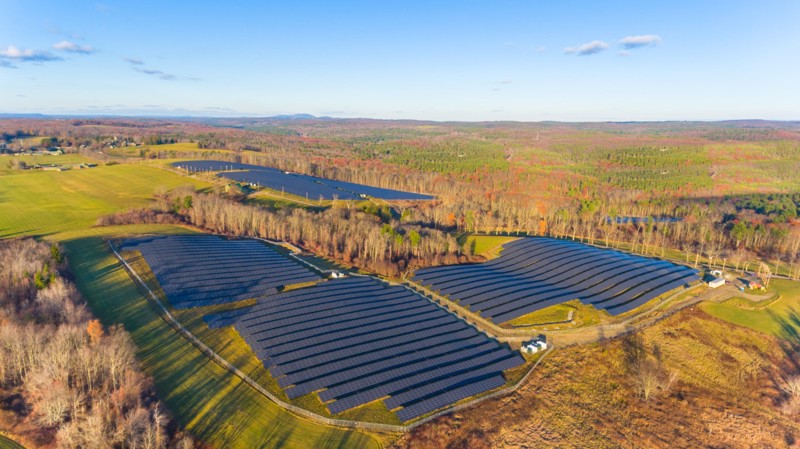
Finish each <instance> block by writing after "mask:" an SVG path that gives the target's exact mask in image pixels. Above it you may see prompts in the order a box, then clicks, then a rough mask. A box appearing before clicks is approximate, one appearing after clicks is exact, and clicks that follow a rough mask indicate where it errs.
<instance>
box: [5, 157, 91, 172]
mask: <svg viewBox="0 0 800 449" xmlns="http://www.w3.org/2000/svg"><path fill="white" fill-rule="evenodd" d="M14 161H21V162H25V163H26V164H27V165H29V166H30V165H36V164H55V165H76V164H82V163H86V162H91V163H95V164H98V163H99V162H98V161H96V160H94V159H90V158H87V157H83V156H81V155H79V154H61V155H58V156H42V155H33V154H25V155H21V156H9V155H3V156H0V175H11V174H20V173H22V172H21V171H20V170H17V169H14V168H11V167H12V164H13V163H14Z"/></svg>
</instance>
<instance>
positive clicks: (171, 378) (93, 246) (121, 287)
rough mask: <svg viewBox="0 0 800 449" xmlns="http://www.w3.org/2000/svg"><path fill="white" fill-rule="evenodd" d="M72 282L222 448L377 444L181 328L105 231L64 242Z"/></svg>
mask: <svg viewBox="0 0 800 449" xmlns="http://www.w3.org/2000/svg"><path fill="white" fill-rule="evenodd" d="M64 246H65V249H66V253H67V255H68V260H69V261H70V264H71V268H72V271H73V274H74V275H75V283H76V285H77V286H78V288H79V289H80V291H81V292H82V293H83V295H84V296H85V297H86V299H87V302H88V303H89V305H90V307H91V308H92V310H93V311H94V313H95V315H96V316H97V317H98V318H99V319H100V320H101V321H102V322H103V324H104V325H106V326H110V325H113V324H122V325H123V326H124V327H125V329H126V330H127V331H128V332H129V333H130V334H131V337H132V339H133V341H134V343H135V344H136V346H137V358H138V360H139V362H140V364H141V366H142V368H143V369H144V371H145V372H146V373H147V374H148V375H150V376H151V377H152V378H153V380H154V383H155V387H156V391H157V393H158V396H159V398H161V400H162V401H164V403H165V404H166V405H167V407H168V408H169V410H170V411H171V412H172V414H173V415H174V416H175V417H176V419H177V420H178V421H179V422H180V424H181V425H182V426H183V427H185V428H187V429H188V430H189V431H190V432H192V433H193V434H194V435H195V436H196V437H197V438H199V439H201V440H203V441H204V442H206V443H208V444H210V445H212V446H214V447H225V448H259V447H263V448H305V447H315V448H350V447H358V448H361V447H377V446H378V445H377V442H376V441H375V440H374V439H373V438H371V437H370V436H368V435H366V434H364V433H361V432H357V431H347V430H342V429H336V428H331V427H326V426H321V425H319V424H316V423H312V422H309V421H306V420H303V419H300V418H298V417H295V416H294V415H291V414H290V413H288V412H286V411H285V410H283V409H281V408H280V407H278V406H277V405H276V404H274V403H272V402H270V401H269V400H268V399H267V398H265V397H264V396H262V395H261V394H259V393H258V392H256V391H255V390H253V389H252V388H250V387H249V386H247V385H246V384H245V383H244V382H242V381H241V379H239V378H238V377H236V376H234V375H233V374H231V373H229V372H228V371H226V370H225V369H223V368H222V367H220V366H219V365H217V364H216V363H214V362H213V361H211V360H210V359H209V358H207V357H206V356H205V355H204V354H203V353H201V352H200V351H199V350H198V349H197V348H195V347H194V346H193V345H192V344H191V343H189V342H188V341H187V340H185V339H184V338H183V337H181V336H180V335H179V334H177V333H176V332H175V331H174V330H173V329H172V328H171V327H170V326H169V325H167V324H166V323H165V322H164V321H163V320H162V319H161V317H160V316H159V315H158V314H157V313H156V312H155V311H154V309H153V306H152V305H151V304H150V303H149V302H148V301H147V300H146V299H145V297H144V296H143V295H142V293H141V292H140V291H139V290H138V289H137V287H136V284H135V283H134V282H133V281H132V280H131V279H130V278H129V277H128V273H127V272H126V271H125V270H124V269H123V268H122V266H121V265H120V264H119V263H118V261H117V260H116V259H115V258H114V256H113V255H112V254H111V253H110V252H109V251H108V249H107V246H106V244H105V242H104V240H103V239H102V238H101V237H88V238H80V239H75V240H71V241H67V242H65V243H64Z"/></svg>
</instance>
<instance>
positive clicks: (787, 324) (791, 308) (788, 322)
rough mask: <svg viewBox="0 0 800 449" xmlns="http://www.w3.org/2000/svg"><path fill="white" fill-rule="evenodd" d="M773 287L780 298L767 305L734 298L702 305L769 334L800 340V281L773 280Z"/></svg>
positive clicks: (735, 321) (742, 324) (718, 315)
mask: <svg viewBox="0 0 800 449" xmlns="http://www.w3.org/2000/svg"><path fill="white" fill-rule="evenodd" d="M769 290H771V291H774V292H776V293H777V294H778V298H777V299H776V300H774V301H766V304H763V305H759V304H758V303H754V302H752V301H748V300H746V299H742V298H733V299H730V300H728V301H724V302H722V303H713V302H708V303H704V304H702V305H701V306H700V308H701V309H702V310H704V311H705V312H707V313H708V314H710V315H712V316H715V317H717V318H720V319H722V320H725V321H729V322H731V323H734V324H738V325H740V326H744V327H749V328H750V329H754V330H757V331H759V332H763V333H765V334H771V335H775V336H777V337H781V338H787V339H793V340H794V339H797V338H798V335H800V282H796V281H786V280H782V279H773V280H772V282H771V283H770V288H769Z"/></svg>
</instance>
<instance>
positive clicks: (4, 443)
mask: <svg viewBox="0 0 800 449" xmlns="http://www.w3.org/2000/svg"><path fill="white" fill-rule="evenodd" d="M0 449H25V448H24V447H22V445H20V444H19V443H17V442H16V441H14V440H10V439H8V438H6V437H4V436H3V435H0Z"/></svg>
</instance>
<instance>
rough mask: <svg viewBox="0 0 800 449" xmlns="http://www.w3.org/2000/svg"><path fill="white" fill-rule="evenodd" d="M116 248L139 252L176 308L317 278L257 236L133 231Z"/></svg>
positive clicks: (237, 298)
mask: <svg viewBox="0 0 800 449" xmlns="http://www.w3.org/2000/svg"><path fill="white" fill-rule="evenodd" d="M121 249H123V250H134V251H139V252H140V253H141V254H142V256H143V257H144V259H145V260H146V261H147V264H148V265H149V266H150V269H151V270H152V272H153V274H155V276H156V278H157V279H158V282H159V284H160V285H161V288H162V289H163V290H164V293H165V294H166V295H167V299H168V300H169V302H170V304H172V305H173V306H174V307H176V308H188V307H199V306H208V305H213V304H223V303H228V302H233V301H241V300H243V299H249V298H254V297H257V296H261V295H267V294H273V293H277V291H278V287H282V286H286V285H292V284H299V283H304V282H312V281H318V280H320V279H321V278H320V277H319V276H317V275H316V274H314V273H313V272H312V271H310V270H308V269H307V268H306V267H304V266H302V265H300V264H299V263H297V262H295V261H293V260H291V259H289V258H287V257H285V256H283V255H281V254H280V253H278V252H276V251H275V250H273V249H272V248H270V247H268V246H267V245H265V244H263V243H262V242H259V241H257V240H247V239H244V240H227V239H223V238H221V237H218V236H213V235H181V236H178V235H174V236H157V237H138V238H133V239H129V240H126V241H125V242H124V244H123V245H122V248H121Z"/></svg>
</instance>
